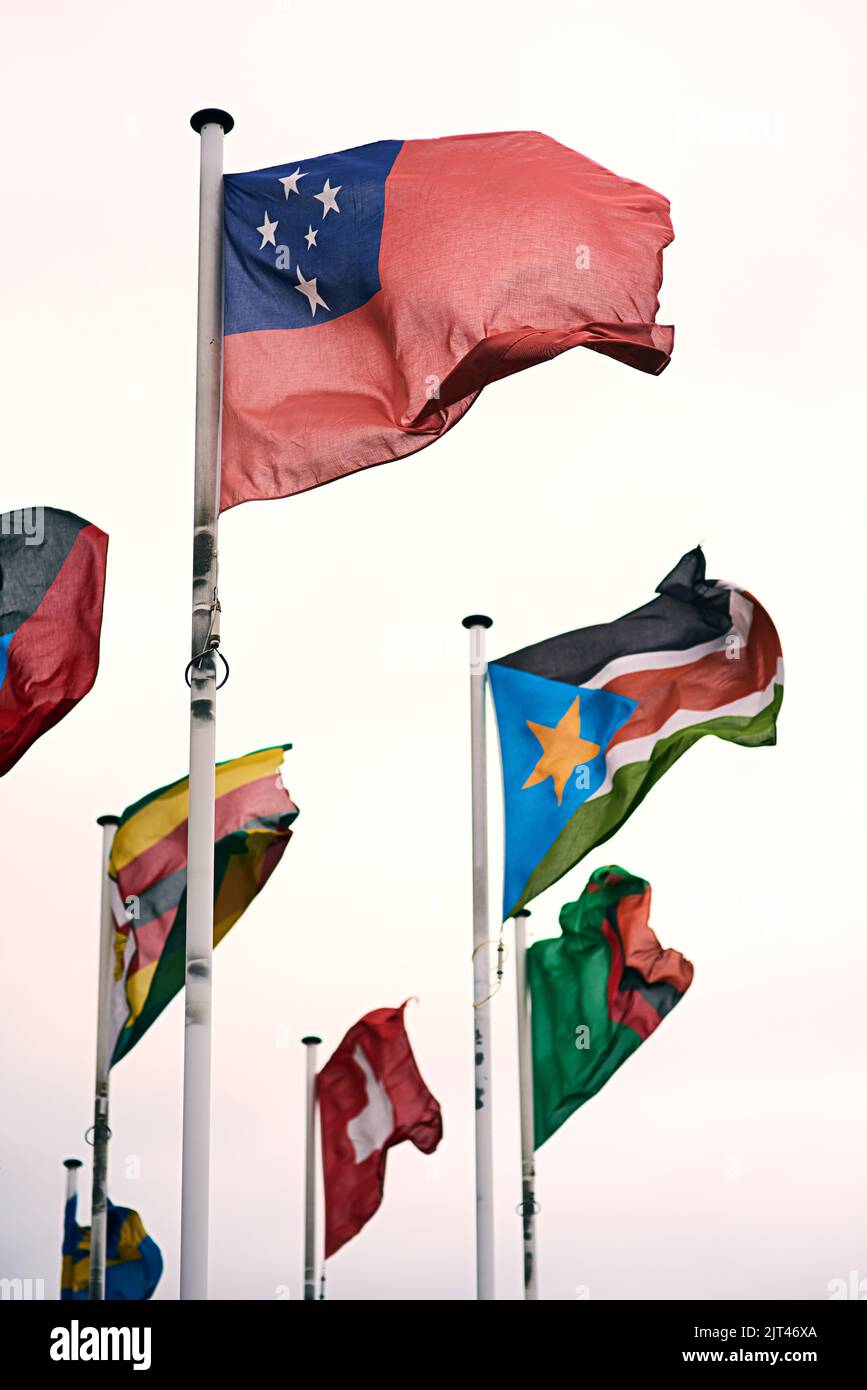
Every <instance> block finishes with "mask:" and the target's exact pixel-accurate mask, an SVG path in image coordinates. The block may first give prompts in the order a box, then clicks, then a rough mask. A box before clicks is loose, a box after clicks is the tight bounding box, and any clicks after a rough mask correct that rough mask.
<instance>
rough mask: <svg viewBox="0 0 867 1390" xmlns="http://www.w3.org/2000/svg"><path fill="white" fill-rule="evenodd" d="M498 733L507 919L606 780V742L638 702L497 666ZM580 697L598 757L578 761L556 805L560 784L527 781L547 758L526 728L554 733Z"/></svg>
mask: <svg viewBox="0 0 867 1390" xmlns="http://www.w3.org/2000/svg"><path fill="white" fill-rule="evenodd" d="M488 675H489V678H490V682H491V693H492V695H493V697H494V708H495V711H496V716H497V727H498V730H499V735H500V755H501V758H502V764H503V802H504V807H505V816H506V854H505V865H504V872H503V917H504V918H505V915H506V913H507V912H508V911H509V910H510V908H511V907H513V906H514V904H515V903H516V902H517V901H518V900H519V898H520V896H521V894H522V892H523V889H524V886H525V884H526V882H527V879H528V878H529V877H530V875H531V873H532V872H533V870H534V869H535V868H536V865H537V864H538V863H539V862H540V861H541V859H542V858H543V857H544V855H545V854H547V852H548V850H549V849H550V848H551V846H552V845H553V843H554V841H555V840H556V839H557V836H558V835H559V834H560V832H561V830H562V829H563V827H564V825H566V823H567V821H569V820H570V819H571V817H572V816H573V815H574V814H575V812H576V811H577V810H578V809H579V808H580V807H581V806H582V805H583V803H584V802H585V801H586V800H587V798H588V797H589V796H592V794H593V792H595V791H597V790H598V788H599V787H601V785H602V783H603V782H604V781H605V767H606V752H607V749H608V745H609V744H610V742H611V740H612V738H613V737H614V735H615V734H616V732H617V730H618V729H620V728H622V727H623V725H624V724H625V723H626V721H627V719H629V717H630V716H631V714H632V712H633V710H635V709H636V708H637V704H638V702H637V701H636V700H630V699H628V698H627V697H626V696H625V695H615V694H614V693H613V691H610V690H591V689H588V688H587V687H585V686H578V685H567V684H565V683H564V682H563V681H553V680H548V679H547V678H546V677H545V676H534V675H532V674H531V673H530V672H528V671H516V670H514V669H513V668H512V667H510V666H500V665H499V664H498V663H497V662H495V661H492V662H491V663H490V665H489V667H488ZM576 699H580V705H579V712H580V735H581V738H583V739H586V740H588V742H590V743H595V744H598V746H599V752H598V753H597V754H596V756H595V757H593V758H591V759H590V760H589V761H587V762H582V763H580V764H577V765H576V766H575V768H574V769H573V770H572V771H571V773H570V775H569V777H568V780H567V781H566V783H565V786H564V787H563V788H562V800H561V801H560V802H559V803H558V800H557V792H556V790H555V786H554V781H553V779H552V778H551V777H546V778H545V780H544V781H542V782H538V783H537V784H536V785H535V786H532V787H526V786H525V783H526V782H527V780H528V778H530V777H531V776H532V774H533V771H534V769H535V768H536V765H537V764H538V762H539V760H540V758H541V757H542V755H543V748H542V744H541V742H540V741H539V739H538V738H537V737H536V735H535V734H534V733H533V731H532V729H530V727H529V725H528V720H529V721H531V722H532V723H534V724H540V725H544V726H546V727H548V728H551V729H553V728H554V727H555V726H556V725H557V724H559V722H560V720H561V719H562V718H563V716H564V715H565V714H567V713H568V711H569V710H570V709H571V707H572V706H573V705H574V703H575V700H576Z"/></svg>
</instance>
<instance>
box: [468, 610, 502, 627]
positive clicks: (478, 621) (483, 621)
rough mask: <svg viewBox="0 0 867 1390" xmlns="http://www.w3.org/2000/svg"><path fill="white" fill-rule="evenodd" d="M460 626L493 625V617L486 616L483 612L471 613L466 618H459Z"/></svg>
mask: <svg viewBox="0 0 867 1390" xmlns="http://www.w3.org/2000/svg"><path fill="white" fill-rule="evenodd" d="M461 626H462V627H493V626H494V620H493V618H488V617H486V616H485V614H484V613H471V614H470V616H469V617H468V618H463V619H462V620H461Z"/></svg>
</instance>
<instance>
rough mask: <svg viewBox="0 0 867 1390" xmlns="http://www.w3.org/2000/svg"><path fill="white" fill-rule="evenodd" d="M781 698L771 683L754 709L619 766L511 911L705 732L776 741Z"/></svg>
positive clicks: (742, 740)
mask: <svg viewBox="0 0 867 1390" xmlns="http://www.w3.org/2000/svg"><path fill="white" fill-rule="evenodd" d="M782 703H783V687H782V686H781V685H778V686H775V687H774V699H773V701H772V703H771V704H769V705H768V706H767V707H766V708H765V709H763V710H762V711H761V712H760V713H759V714H756V715H752V716H744V715H736V716H732V715H729V716H726V717H724V718H721V719H709V720H706V721H705V722H704V723H702V724H692V725H690V726H689V728H687V729H680V730H678V732H677V733H674V734H669V736H668V738H662V739H659V740H658V741H657V743H656V744H655V745H654V748H653V751H652V753H651V755H650V758H649V759H648V760H647V761H646V762H640V763H627V764H626V766H625V767H621V768H618V770H617V772H616V773H615V774H614V782H613V786H612V789H611V791H610V792H607V793H606V794H605V796H600V797H594V798H593V799H592V800H590V801H586V802H585V803H584V805H583V806H581V807H580V808H579V809H578V810H577V811H576V812H575V814H574V816H573V817H572V819H571V820H570V821H569V822H568V823H567V824H566V825H565V826H564V827H563V831H562V833H561V834H560V835H559V836H558V837H557V839H556V840H555V841H554V843H553V845H552V846H551V848H550V849H549V851H548V853H547V854H546V855H545V857H544V858H543V859H541V860H540V861H539V863H538V864H537V865H536V868H535V869H534V870H533V872H532V874H531V875H530V877H529V878H528V879H527V882H526V885H525V887H524V891H523V893H522V894H521V896H520V898H519V899H518V901H517V902H516V903H515V904H514V906H513V907H512V908H511V909H510V911H509V914H508V915H509V916H510V917H514V915H515V913H516V912H517V911H518V910H519V908H522V907H526V905H527V903H529V902H531V901H532V899H533V898H537V897H538V896H539V894H540V893H544V891H545V889H546V888H550V886H551V884H552V883H556V882H557V880H558V879H559V878H562V877H563V875H564V874H565V873H568V872H569V870H570V869H571V868H573V867H574V866H575V865H576V864H577V863H578V862H579V861H580V860H582V859H583V858H584V856H585V855H586V854H589V853H590V851H591V850H592V849H596V847H597V846H598V845H603V844H604V843H605V841H606V840H610V839H611V836H612V835H613V834H614V833H615V831H616V830H618V829H619V828H620V826H621V825H622V824H623V822H624V821H625V820H627V819H628V817H629V816H631V815H632V812H633V811H634V810H635V809H636V807H637V806H639V805H640V804H641V802H642V801H643V800H644V798H645V797H646V796H647V793H648V792H649V791H650V789H651V787H652V786H653V785H654V784H655V783H656V782H658V781H659V779H660V777H662V775H663V773H665V772H667V771H668V769H669V768H670V767H671V766H672V765H673V764H674V763H676V762H677V760H678V758H680V757H682V756H683V754H684V753H685V752H686V751H687V749H688V748H691V747H692V745H693V744H694V743H697V742H698V740H699V739H700V738H704V736H705V735H706V734H714V735H715V736H716V737H717V738H722V739H725V740H726V741H727V742H729V743H739V744H741V745H742V746H743V747H745V748H761V747H763V746H765V745H769V744H774V743H776V741H777V716H778V714H779V712H780V706H781V705H782Z"/></svg>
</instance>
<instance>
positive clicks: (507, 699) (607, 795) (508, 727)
mask: <svg viewBox="0 0 867 1390" xmlns="http://www.w3.org/2000/svg"><path fill="white" fill-rule="evenodd" d="M656 592H657V597H656V598H655V599H653V600H651V602H650V603H647V604H645V605H644V607H643V608H638V609H636V611H635V612H633V613H629V614H627V616H626V617H623V618H618V619H617V620H616V621H615V622H612V623H601V624H599V625H597V626H596V627H587V628H581V629H579V630H578V631H576V632H567V633H565V634H564V635H563V636H562V637H553V638H551V639H550V640H548V641H546V642H537V643H536V644H535V646H532V647H524V648H523V650H521V651H518V652H513V653H512V654H511V655H510V656H504V657H500V659H499V660H498V661H492V662H491V663H490V666H489V668H488V669H489V675H490V681H491V691H492V694H493V698H494V706H495V709H496V715H497V726H498V730H499V736H500V751H501V755H502V765H503V794H504V801H505V814H506V858H505V872H504V891H503V917H504V918H505V917H509V916H512V915H513V914H514V913H515V912H516V911H517V910H518V909H519V908H520V907H523V906H525V905H526V904H527V903H528V902H530V901H531V899H533V898H535V897H536V896H537V895H538V894H539V893H541V892H543V891H544V890H545V889H546V888H548V887H550V885H551V884H552V883H555V882H556V881H557V879H558V878H561V877H562V875H563V874H565V873H566V872H567V871H568V870H569V869H571V868H572V866H573V865H574V864H577V863H578V861H579V860H580V859H583V858H584V856H585V854H588V853H589V852H590V851H591V850H592V849H594V848H595V847H596V846H597V845H601V844H602V843H603V842H604V841H605V840H607V839H609V838H610V837H611V836H612V835H613V834H614V832H615V831H616V830H617V829H618V827H619V826H621V825H622V824H623V822H624V821H625V820H626V819H627V817H628V816H630V815H631V814H632V812H633V811H634V810H635V808H636V807H637V806H638V805H639V804H640V802H641V801H643V799H644V797H645V796H646V795H647V793H648V792H649V791H650V789H651V787H652V786H653V785H654V783H655V782H657V781H658V780H659V778H660V777H661V776H662V775H663V773H664V772H667V771H668V769H669V768H670V767H671V766H672V764H673V763H675V762H676V761H677V759H678V758H679V757H680V756H681V755H682V754H683V753H685V752H686V750H687V749H688V748H690V747H692V745H693V744H694V743H695V742H696V741H697V740H698V739H700V738H703V737H704V735H705V734H715V735H716V737H717V738H722V739H726V740H727V741H728V742H730V743H739V744H742V745H743V746H744V747H747V748H758V747H760V746H762V745H763V744H772V743H775V742H776V728H777V715H778V713H779V710H780V705H781V703H782V698H783V662H782V652H781V648H780V640H779V638H778V636H777V633H776V629H775V628H774V625H773V623H772V622H771V619H770V618H769V616H768V614H767V613H766V612H765V610H764V608H762V606H761V605H760V604H759V603H757V602H756V600H755V599H754V598H753V597H752V595H751V594H749V593H747V592H746V590H743V589H737V588H735V586H734V585H733V584H726V583H723V582H722V581H721V580H717V579H707V578H706V577H705V559H704V555H703V554H702V551H701V549H695V550H691V551H690V552H689V553H688V554H686V555H684V557H683V559H682V560H680V561H679V563H678V564H677V565H676V566H675V568H674V569H673V570H672V571H671V574H669V575H668V576H667V577H666V578H665V579H663V581H662V583H661V584H660V585H659V586H658V588H657V591H656Z"/></svg>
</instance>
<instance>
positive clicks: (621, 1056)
mask: <svg viewBox="0 0 867 1390" xmlns="http://www.w3.org/2000/svg"><path fill="white" fill-rule="evenodd" d="M649 917H650V884H649V883H647V882H646V880H645V879H643V878H636V877H635V876H634V875H633V874H630V873H627V871H626V869H620V868H618V867H617V866H616V865H613V866H611V867H610V868H605V869H597V870H596V872H595V873H594V874H593V875H591V878H590V881H589V883H588V884H587V887H586V888H585V889H584V892H583V893H582V894H581V897H580V898H579V899H578V901H577V902H575V903H567V904H566V906H565V907H564V908H563V909H562V911H561V913H560V926H561V928H562V935H561V936H559V937H556V938H554V939H552V940H550V941H536V942H534V944H533V945H532V946H531V947H530V949H529V950H528V952H527V980H528V983H529V986H530V1003H531V1031H532V1039H533V1110H534V1130H535V1146H536V1148H537V1149H538V1148H540V1146H541V1145H542V1144H544V1142H545V1140H546V1139H550V1137H551V1135H552V1134H553V1133H554V1131H555V1130H557V1129H559V1128H560V1126H561V1125H562V1123H563V1121H564V1120H568V1118H569V1116H570V1115H571V1114H572V1112H573V1111H574V1110H577V1109H578V1107H579V1106H580V1105H583V1104H584V1102H585V1101H587V1100H589V1099H590V1097H591V1096H595V1095H596V1092H597V1091H600V1090H601V1089H602V1087H603V1086H604V1085H605V1083H606V1081H608V1079H609V1078H610V1077H611V1076H613V1075H614V1073H615V1072H616V1070H617V1068H618V1067H619V1066H621V1065H622V1063H623V1062H625V1061H626V1059H627V1057H630V1056H631V1055H632V1053H633V1052H634V1051H635V1049H636V1048H637V1047H640V1046H641V1044H642V1043H643V1042H644V1040H645V1038H648V1037H649V1036H650V1034H651V1033H652V1032H653V1031H654V1029H655V1028H658V1027H659V1025H660V1023H661V1022H662V1020H663V1019H664V1018H665V1015H666V1014H667V1013H670V1012H671V1010H672V1009H673V1008H674V1006H675V1004H677V1003H679V1001H680V1000H681V999H682V998H683V995H684V993H685V991H686V990H688V989H689V987H690V985H691V984H692V973H693V972H692V965H691V964H690V962H689V961H688V960H686V959H685V957H684V956H682V955H681V954H680V952H679V951H664V950H663V949H662V947H661V946H660V944H659V942H658V941H657V939H656V937H655V936H654V934H653V932H652V930H651V928H650V925H649Z"/></svg>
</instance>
